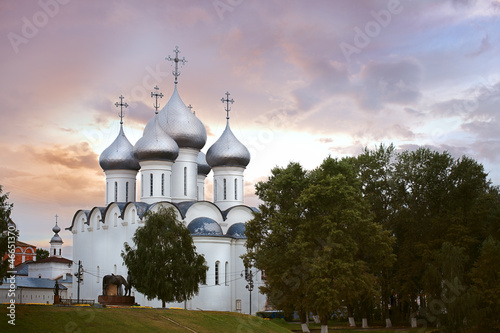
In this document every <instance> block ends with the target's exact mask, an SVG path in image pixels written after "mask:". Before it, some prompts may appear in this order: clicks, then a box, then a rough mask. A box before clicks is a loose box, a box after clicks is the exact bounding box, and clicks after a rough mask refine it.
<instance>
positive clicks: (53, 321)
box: [0, 304, 290, 333]
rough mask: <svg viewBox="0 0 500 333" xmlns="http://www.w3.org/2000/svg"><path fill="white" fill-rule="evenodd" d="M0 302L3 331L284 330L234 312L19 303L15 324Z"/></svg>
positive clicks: (0, 325) (265, 321) (1, 330)
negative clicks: (11, 323)
mask: <svg viewBox="0 0 500 333" xmlns="http://www.w3.org/2000/svg"><path fill="white" fill-rule="evenodd" d="M6 306H7V305H5V304H1V305H0V332H23V333H24V332H40V333H42V332H109V333H113V332H118V333H124V332H141V333H142V332H193V331H194V332H198V333H205V332H206V333H208V332H217V333H223V332H231V333H234V332H242V333H243V332H263V333H265V332H278V333H279V332H283V333H290V331H289V330H287V329H285V328H283V327H280V326H278V325H277V324H275V323H273V322H272V321H269V320H263V319H260V318H256V317H253V316H248V315H242V314H238V313H231V312H210V311H185V310H163V309H144V308H142V309H141V308H139V309H129V308H121V309H116V308H93V307H55V306H52V305H47V306H44V305H17V306H16V320H15V323H16V325H15V326H12V325H10V324H8V322H7V321H8V320H9V317H8V316H7V314H8V312H7V308H6Z"/></svg>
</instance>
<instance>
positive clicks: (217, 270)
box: [215, 261, 220, 285]
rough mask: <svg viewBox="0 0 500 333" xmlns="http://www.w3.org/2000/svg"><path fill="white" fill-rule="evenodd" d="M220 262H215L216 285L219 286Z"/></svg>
mask: <svg viewBox="0 0 500 333" xmlns="http://www.w3.org/2000/svg"><path fill="white" fill-rule="evenodd" d="M219 264H220V263H219V262H218V261H216V262H215V284H216V285H218V284H219Z"/></svg>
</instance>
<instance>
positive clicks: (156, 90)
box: [151, 86, 163, 113]
mask: <svg viewBox="0 0 500 333" xmlns="http://www.w3.org/2000/svg"><path fill="white" fill-rule="evenodd" d="M154 89H155V92H154V93H153V92H151V97H155V99H156V101H155V104H153V107H154V108H155V110H156V111H155V113H158V108H159V107H160V104H158V97H160V98H162V97H163V94H162V93H158V89H160V88H158V86H156V87H155V88H154Z"/></svg>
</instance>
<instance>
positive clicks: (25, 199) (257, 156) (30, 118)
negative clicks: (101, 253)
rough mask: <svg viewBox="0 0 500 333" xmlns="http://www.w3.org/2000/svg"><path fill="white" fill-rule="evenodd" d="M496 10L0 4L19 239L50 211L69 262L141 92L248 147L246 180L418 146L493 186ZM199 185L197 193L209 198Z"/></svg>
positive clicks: (442, 0) (9, 165)
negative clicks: (77, 224)
mask: <svg viewBox="0 0 500 333" xmlns="http://www.w3.org/2000/svg"><path fill="white" fill-rule="evenodd" d="M499 17H500V1H492V0H476V1H472V0H471V1H468V0H454V1H451V0H432V1H430V0H429V1H426V0H422V1H411V0H400V1H398V0H380V1H379V0H373V1H361V0H360V1H347V0H345V1H340V0H338V1H333V0H324V1H318V0H311V1H298V0H287V1H277V0H268V1H250V0H214V1H212V0H210V1H160V0H158V1H118V0H117V1H95V0H94V1H79V0H39V1H0V36H1V37H0V185H2V186H3V191H4V192H8V193H9V201H10V202H12V203H13V204H14V210H13V212H12V219H13V220H14V221H15V222H16V224H17V227H18V229H19V230H20V235H21V237H20V240H22V241H24V242H28V243H31V244H33V245H36V246H39V247H42V248H45V249H48V248H49V243H48V242H49V240H50V238H51V237H52V235H53V233H52V232H51V228H52V227H53V226H54V224H55V215H56V214H57V215H58V216H59V217H58V223H59V226H61V228H63V231H61V232H60V235H61V237H62V238H63V240H64V247H63V255H64V256H66V257H69V258H71V257H72V253H71V244H72V234H71V232H69V231H67V230H64V228H66V227H69V226H70V225H71V220H72V218H73V215H74V213H75V212H76V211H77V210H78V209H91V208H92V207H95V206H104V204H105V198H104V192H105V182H104V180H105V178H104V173H103V172H102V170H101V168H100V167H99V164H98V158H99V154H100V153H101V152H102V151H103V150H104V149H105V148H106V147H107V146H108V145H109V144H111V142H112V141H113V140H114V138H115V137H116V135H117V134H118V130H119V117H118V113H119V110H118V109H117V108H116V107H115V106H114V103H115V102H117V101H119V98H118V97H119V96H120V95H123V96H124V97H125V99H124V101H125V102H127V103H128V104H129V107H128V108H127V109H126V110H125V111H124V112H125V118H124V130H125V134H126V135H127V137H128V138H129V140H130V141H131V142H132V144H134V143H135V142H136V141H137V140H138V139H139V138H140V137H141V134H142V130H143V128H144V126H145V124H146V123H147V121H148V120H149V119H150V118H151V117H152V116H153V114H154V108H153V106H152V104H153V100H152V99H151V96H150V93H151V91H153V87H154V86H156V85H158V87H159V88H160V89H159V90H160V92H162V93H163V94H164V95H165V96H164V97H163V99H161V100H160V105H161V106H163V105H165V104H166V102H167V101H168V98H169V97H170V95H171V94H172V92H173V87H174V83H173V81H174V78H173V76H172V74H171V71H172V69H173V68H172V65H171V62H169V61H166V60H165V58H166V57H168V56H174V55H175V54H174V52H173V50H174V48H175V47H176V46H178V47H179V50H180V52H181V53H180V54H179V56H180V57H181V58H182V57H185V59H186V60H187V63H185V65H184V66H182V68H181V69H180V72H181V75H180V77H179V84H178V90H179V94H180V96H181V98H182V99H183V101H184V103H185V104H186V105H188V104H191V105H192V106H193V110H194V111H195V112H196V116H197V117H199V119H200V120H201V121H202V122H203V123H204V124H205V126H206V129H207V133H208V141H207V144H206V146H205V147H204V148H203V150H202V151H204V152H206V151H207V150H208V148H209V147H210V146H211V145H212V144H213V143H214V142H215V141H216V140H217V138H218V137H219V136H220V134H222V132H223V130H224V127H225V121H226V119H225V116H226V113H225V111H224V104H222V103H221V98H222V97H224V93H225V92H226V91H229V92H230V93H231V95H230V97H231V98H233V99H234V101H235V102H234V104H233V105H232V110H231V113H230V117H231V119H230V124H231V128H232V130H233V133H234V134H235V135H236V137H238V138H239V139H240V141H241V142H243V143H244V144H245V145H246V146H247V147H248V149H249V150H250V152H251V155H252V160H251V162H250V164H249V166H248V167H247V169H246V172H245V182H246V188H245V193H246V200H245V203H246V204H247V205H250V206H256V205H258V199H257V198H256V196H255V194H254V184H255V183H256V182H258V181H263V180H266V179H267V176H268V175H269V174H270V172H271V169H272V168H273V167H275V166H282V167H284V166H286V165H287V164H288V163H289V162H290V161H294V162H299V163H301V164H302V165H303V166H304V167H305V168H306V169H313V168H315V167H317V166H318V165H319V164H320V163H321V161H322V160H323V159H324V158H326V157H327V156H328V155H331V156H332V157H343V156H356V155H358V154H360V153H361V151H362V149H363V148H364V147H368V148H375V147H376V146H378V145H380V144H386V145H389V144H391V143H393V144H394V145H395V146H396V147H397V148H398V149H416V148H417V147H419V146H426V147H430V148H431V149H433V150H437V151H440V152H443V151H448V152H449V153H451V154H452V155H453V156H454V157H456V158H459V157H461V156H463V155H467V156H469V157H471V158H474V159H475V160H477V161H478V162H479V163H481V164H483V165H484V167H485V171H486V172H487V173H488V174H489V176H488V177H489V178H490V179H491V181H492V182H493V184H495V185H499V184H500V154H499V151H500V118H499V115H498V114H499V111H500V57H499V54H500V52H499V51H500V22H499ZM211 177H212V173H210V174H209V177H208V179H207V195H206V197H207V198H208V199H210V198H211V193H210V191H211V188H212V186H211Z"/></svg>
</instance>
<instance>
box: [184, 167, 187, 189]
mask: <svg viewBox="0 0 500 333" xmlns="http://www.w3.org/2000/svg"><path fill="white" fill-rule="evenodd" d="M184 195H187V167H184Z"/></svg>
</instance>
